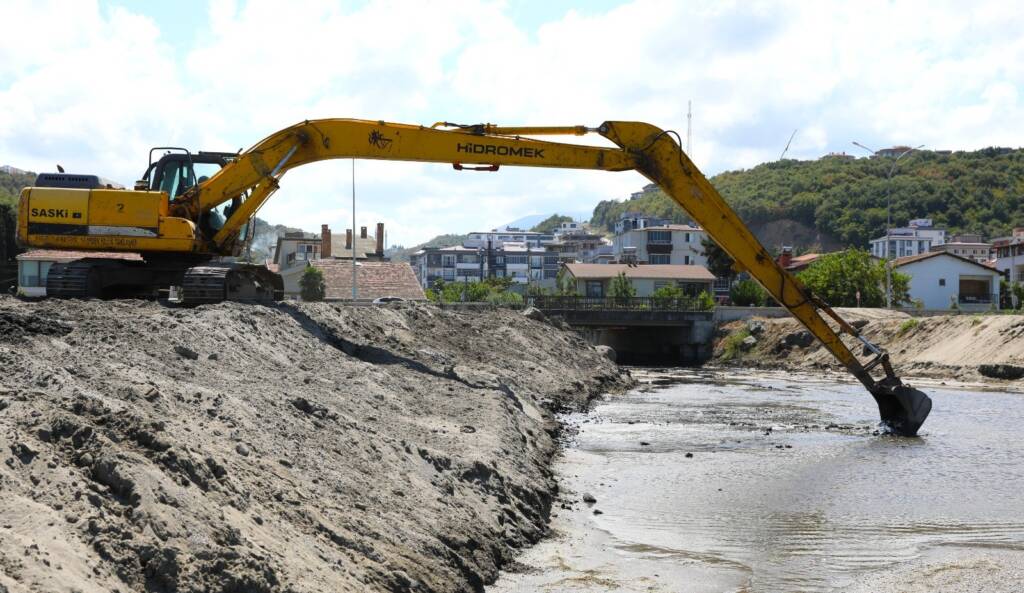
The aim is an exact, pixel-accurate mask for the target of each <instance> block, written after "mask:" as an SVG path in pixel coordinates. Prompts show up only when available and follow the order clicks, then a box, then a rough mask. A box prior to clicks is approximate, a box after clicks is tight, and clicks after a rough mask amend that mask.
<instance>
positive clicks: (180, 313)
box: [0, 298, 628, 593]
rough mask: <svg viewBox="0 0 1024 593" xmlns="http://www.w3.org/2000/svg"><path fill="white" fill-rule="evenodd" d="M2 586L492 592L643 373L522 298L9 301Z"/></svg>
mask: <svg viewBox="0 0 1024 593" xmlns="http://www.w3.org/2000/svg"><path fill="white" fill-rule="evenodd" d="M0 369H2V371H0V450H2V451H3V453H4V455H3V464H0V492H2V496H0V591H11V592H16V591H17V592H20V591H37V590H45V591H80V592H82V593H86V592H93V591H95V592H100V591H104V592H106V591H154V592H175V591H182V592H184V591H196V592H199V591H226V592H227V591H232V592H233V591H239V592H240V591H245V592H256V593H258V592H265V591H275V592H276V591H296V592H298V591H360V592H361V591H409V592H413V591H415V592H427V591H438V592H441V591H443V592H454V591H481V590H482V588H483V584H484V583H485V582H486V581H489V580H491V579H493V578H494V577H495V576H496V574H497V570H498V567H499V566H500V565H501V564H502V563H504V562H506V561H508V560H510V559H511V558H512V556H513V555H514V554H515V550H516V549H517V548H518V547H521V546H524V545H527V544H529V543H531V542H535V541H536V540H537V539H538V538H540V537H541V536H542V535H543V533H544V531H545V529H546V523H547V519H548V514H549V511H550V508H551V501H552V498H553V492H554V490H555V487H556V486H555V481H554V478H553V476H552V474H551V472H550V470H549V461H550V457H551V455H552V454H553V452H554V450H555V443H554V440H553V434H554V433H555V432H556V431H557V426H556V425H555V423H553V422H552V421H551V414H550V411H551V410H554V409H563V408H576V407H579V406H582V405H583V404H585V402H586V401H587V400H588V399H589V398H590V397H592V396H594V395H596V394H599V393H602V392H605V391H615V390H618V389H622V388H623V387H624V386H625V385H626V384H627V383H628V379H627V378H625V377H623V376H621V375H620V374H619V371H618V369H617V368H616V367H615V366H614V365H613V364H612V363H610V362H608V361H607V360H606V359H605V358H604V357H602V356H601V355H600V354H599V353H598V352H597V351H596V350H594V349H593V348H591V347H590V346H588V345H587V344H586V343H585V342H583V341H582V340H581V339H580V338H578V337H577V336H576V335H575V334H573V333H571V332H565V331H561V330H558V329H556V328H554V327H552V326H551V325H548V324H546V323H542V322H538V321H532V320H528V319H526V318H524V317H523V316H522V315H519V314H516V313H513V312H507V311H505V312H486V313H456V312H451V311H439V310H437V309H436V308H433V307H429V306H423V305H400V306H389V307H373V308H345V307H341V306H333V305H328V304H300V305H290V304H282V305H280V306H276V307H261V306H245V305H238V304H223V305H215V306H204V307H199V308H195V309H180V308H168V307H164V306H161V305H159V304H156V303H150V302H138V301H122V302H97V301H64V302H60V301H44V302H41V303H26V302H21V301H17V300H14V299H10V298H0Z"/></svg>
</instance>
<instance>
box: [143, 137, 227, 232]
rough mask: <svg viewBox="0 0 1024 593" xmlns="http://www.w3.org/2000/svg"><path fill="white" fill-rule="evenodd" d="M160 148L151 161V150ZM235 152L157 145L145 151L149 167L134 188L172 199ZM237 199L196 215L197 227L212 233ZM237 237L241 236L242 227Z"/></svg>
mask: <svg viewBox="0 0 1024 593" xmlns="http://www.w3.org/2000/svg"><path fill="white" fill-rule="evenodd" d="M159 150H163V151H164V154H163V155H162V156H161V157H160V158H159V159H158V160H157V161H156V162H154V161H153V153H154V152H156V151H159ZM237 156H238V155H237V154H235V153H232V152H206V151H199V152H196V153H193V152H191V151H189V150H188V149H187V148H180V147H175V146H157V147H154V148H152V149H150V151H149V167H148V168H147V169H146V173H145V175H143V176H142V179H141V180H139V181H138V182H136V184H135V189H137V190H139V189H141V190H150V191H162V192H164V193H166V194H167V196H168V197H169V198H170V199H171V200H174V199H176V198H178V197H179V196H181V195H182V194H184V193H185V192H186V191H188V190H189V189H191V188H192V187H194V186H196V185H199V184H201V183H203V182H204V181H206V180H207V179H209V178H210V177H213V176H214V175H215V174H216V173H217V172H218V171H220V170H221V168H222V167H224V166H225V165H227V164H228V163H229V162H230V161H231V160H232V159H234V158H236V157H237ZM235 202H239V203H240V202H241V200H238V199H236V200H233V201H232V202H231V203H229V204H228V205H226V206H224V207H223V211H222V210H220V209H216V208H214V209H210V210H209V211H207V212H204V213H203V214H202V216H200V220H199V228H200V230H202V232H203V233H204V234H206V235H207V236H212V235H213V234H215V233H216V232H217V231H219V230H220V229H221V228H223V226H224V222H225V221H226V220H227V217H228V216H230V213H231V211H232V210H233V209H234V208H237V207H238V205H239V204H238V203H235ZM241 236H243V237H244V236H246V235H245V229H243V232H242V234H241Z"/></svg>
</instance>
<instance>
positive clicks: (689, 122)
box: [686, 100, 693, 160]
mask: <svg viewBox="0 0 1024 593" xmlns="http://www.w3.org/2000/svg"><path fill="white" fill-rule="evenodd" d="M692 139H693V101H692V100H688V101H686V156H688V157H690V159H691V160H692V159H693V157H692V156H690V141H691V140H692Z"/></svg>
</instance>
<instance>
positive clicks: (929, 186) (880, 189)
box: [591, 148, 1024, 247]
mask: <svg viewBox="0 0 1024 593" xmlns="http://www.w3.org/2000/svg"><path fill="white" fill-rule="evenodd" d="M892 164H893V159H892V158H891V157H879V158H870V159H869V158H859V159H851V158H842V157H824V158H821V159H818V160H816V161H796V160H784V161H777V162H772V163H765V164H763V165H758V166H757V167H754V168H753V169H749V170H743V171H729V172H726V173H722V174H720V175H716V176H715V177H713V178H712V179H711V182H712V183H713V184H714V185H715V187H716V188H718V190H719V191H720V192H721V193H722V195H723V196H724V197H725V199H726V200H727V201H728V202H729V203H730V204H731V205H732V207H733V208H735V209H736V210H737V212H738V213H739V214H740V216H741V217H742V218H743V220H744V221H745V222H746V223H747V224H748V225H750V226H751V227H752V228H754V229H755V231H756V230H758V229H763V228H765V227H766V226H771V225H777V224H778V223H779V221H790V222H791V223H794V226H803V227H806V228H807V229H811V230H813V231H815V232H816V233H818V234H819V235H821V236H824V237H826V239H835V240H836V241H837V242H838V243H840V244H843V245H852V246H858V247H866V246H867V244H868V241H869V240H870V239H871V238H872V237H876V236H879V235H882V234H884V232H885V226H886V222H885V221H886V208H885V205H886V194H887V192H888V191H890V190H891V191H892V216H893V224H894V225H905V224H906V223H907V221H908V220H909V219H911V218H932V219H933V220H934V222H935V224H936V225H937V226H940V227H944V228H946V229H948V230H949V231H950V232H952V233H959V232H977V233H981V234H982V235H984V236H985V237H986V238H991V237H995V236H1000V235H1008V234H1009V233H1010V230H1011V229H1012V228H1013V227H1014V226H1024V150H1013V149H1005V148H988V149H984V150H979V151H974V152H952V153H949V152H931V151H920V152H915V153H912V154H910V155H908V156H906V157H904V158H903V159H901V160H900V162H899V165H898V167H897V169H896V172H895V173H894V174H893V177H892V180H891V184H890V183H889V182H887V180H886V176H887V175H888V173H889V169H890V167H891V166H892ZM634 210H635V211H640V212H644V213H647V214H654V215H659V216H666V217H668V218H673V219H674V220H676V221H678V222H683V221H685V220H686V216H685V214H684V213H683V212H682V210H681V209H680V208H679V207H678V206H676V205H675V203H674V202H673V201H672V200H671V199H669V198H668V197H667V196H665V195H664V194H662V193H661V192H660V191H659V192H653V193H650V194H645V195H643V196H641V197H640V198H638V199H635V200H627V201H623V202H618V201H605V202H601V203H600V204H598V206H597V208H595V209H594V218H593V219H592V221H591V223H592V224H594V225H597V226H599V227H604V228H608V227H609V225H611V224H613V223H614V221H615V219H617V218H618V216H619V214H621V213H622V212H625V211H634ZM769 247H771V246H769Z"/></svg>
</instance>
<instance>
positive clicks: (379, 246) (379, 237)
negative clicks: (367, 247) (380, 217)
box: [377, 222, 384, 255]
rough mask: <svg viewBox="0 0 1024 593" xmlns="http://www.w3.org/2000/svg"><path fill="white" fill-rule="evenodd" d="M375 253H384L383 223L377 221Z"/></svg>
mask: <svg viewBox="0 0 1024 593" xmlns="http://www.w3.org/2000/svg"><path fill="white" fill-rule="evenodd" d="M377 255H384V223H383V222H378V223H377Z"/></svg>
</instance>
